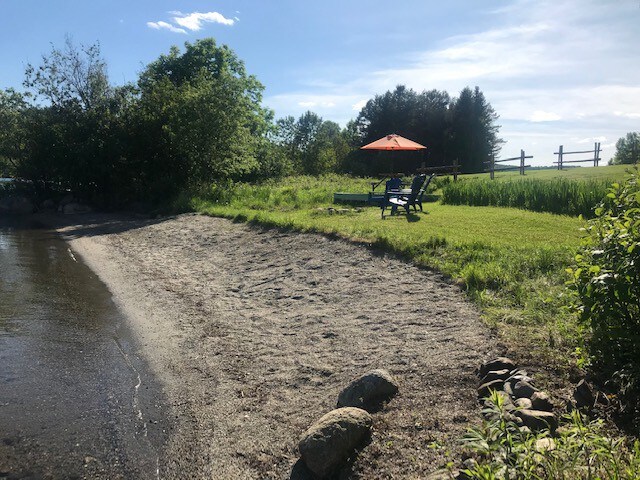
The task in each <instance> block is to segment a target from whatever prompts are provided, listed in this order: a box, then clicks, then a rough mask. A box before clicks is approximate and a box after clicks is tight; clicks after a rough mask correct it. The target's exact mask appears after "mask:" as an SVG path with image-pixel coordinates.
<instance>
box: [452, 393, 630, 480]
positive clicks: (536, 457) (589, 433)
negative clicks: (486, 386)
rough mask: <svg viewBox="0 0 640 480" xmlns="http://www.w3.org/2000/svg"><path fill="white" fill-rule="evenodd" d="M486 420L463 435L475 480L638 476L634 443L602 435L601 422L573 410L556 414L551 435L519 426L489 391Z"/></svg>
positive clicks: (626, 479) (620, 479) (469, 474)
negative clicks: (555, 426)
mask: <svg viewBox="0 0 640 480" xmlns="http://www.w3.org/2000/svg"><path fill="white" fill-rule="evenodd" d="M483 413H484V414H485V417H486V418H488V419H489V420H486V421H484V422H483V423H482V425H481V426H480V427H477V428H472V429H470V430H469V432H468V433H467V435H466V436H465V437H464V438H463V442H464V444H465V445H466V447H467V448H468V449H469V450H470V451H471V452H472V453H473V455H474V457H475V458H474V459H475V460H476V461H475V462H474V463H473V465H472V466H470V467H469V468H467V469H466V470H464V474H466V478H471V479H477V480H494V479H510V480H543V479H555V480H558V479H566V480H570V479H571V480H573V479H594V480H595V479H605V478H606V479H612V480H614V479H616V480H623V479H624V480H635V479H637V478H639V477H640V442H638V440H636V441H634V442H632V441H630V440H629V439H627V438H625V437H619V438H613V437H611V436H610V435H608V434H607V432H606V429H605V425H604V422H603V421H602V420H594V421H591V422H587V421H586V420H585V418H584V417H583V416H582V415H581V414H580V413H579V412H578V411H573V412H571V414H568V415H565V416H564V417H563V418H562V423H561V426H560V428H558V430H557V432H556V434H555V435H554V436H551V434H550V433H549V432H548V431H542V432H537V433H532V432H528V431H526V430H524V431H523V430H522V429H520V428H519V427H518V425H516V423H515V422H514V421H513V415H512V414H511V413H509V412H507V409H506V407H505V404H504V400H503V397H502V396H500V395H498V394H497V393H496V392H493V394H492V396H491V401H490V402H489V404H488V406H487V408H486V409H485V410H484V411H483Z"/></svg>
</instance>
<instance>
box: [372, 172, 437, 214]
mask: <svg viewBox="0 0 640 480" xmlns="http://www.w3.org/2000/svg"><path fill="white" fill-rule="evenodd" d="M435 176H436V174H435V173H434V174H432V175H431V176H430V177H429V178H428V179H427V176H426V175H425V174H421V175H416V176H415V177H414V179H413V181H412V182H411V192H406V193H405V192H402V191H401V190H395V189H389V188H387V189H386V191H385V192H384V199H383V200H382V203H381V204H380V208H381V209H382V219H384V212H385V210H386V209H387V207H391V214H394V213H396V212H397V210H398V207H402V208H404V210H405V211H406V212H407V215H408V214H409V211H410V208H411V207H413V210H414V211H415V212H417V211H418V207H420V211H421V212H422V211H423V210H422V199H423V198H424V194H425V193H426V191H427V187H428V186H429V184H430V183H431V180H433V179H434V177H435Z"/></svg>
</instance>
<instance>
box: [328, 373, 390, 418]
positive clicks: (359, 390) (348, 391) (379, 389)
mask: <svg viewBox="0 0 640 480" xmlns="http://www.w3.org/2000/svg"><path fill="white" fill-rule="evenodd" d="M396 393H398V384H397V383H396V381H395V379H394V378H393V377H392V376H391V375H390V374H389V372H387V371H386V370H372V371H370V372H367V373H365V374H364V375H363V376H361V377H360V378H357V379H355V380H354V381H353V382H351V383H350V384H349V385H348V386H347V387H346V388H345V389H344V390H342V392H340V395H338V408H340V407H358V408H363V409H365V410H371V409H372V408H375V406H376V405H378V404H379V403H380V402H384V401H386V400H389V399H390V398H391V397H393V396H394V395H395V394H396Z"/></svg>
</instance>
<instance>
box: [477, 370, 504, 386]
mask: <svg viewBox="0 0 640 480" xmlns="http://www.w3.org/2000/svg"><path fill="white" fill-rule="evenodd" d="M509 375H510V372H509V370H507V369H506V368H504V369H502V370H491V371H490V372H487V374H486V375H485V376H484V377H483V378H482V380H480V384H483V383H489V382H493V381H494V380H506V379H507V378H509Z"/></svg>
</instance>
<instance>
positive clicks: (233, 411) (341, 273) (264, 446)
mask: <svg viewBox="0 0 640 480" xmlns="http://www.w3.org/2000/svg"><path fill="white" fill-rule="evenodd" d="M64 221H65V222H67V223H68V224H70V225H67V226H66V227H64V228H61V231H62V232H63V233H64V234H65V235H66V236H67V238H68V239H69V240H70V243H71V248H72V249H73V250H74V251H76V252H77V253H79V254H80V255H81V256H82V257H83V258H84V260H85V261H86V262H87V263H88V264H89V265H90V266H91V268H93V269H94V270H95V271H96V272H97V273H98V275H99V276H100V277H101V278H102V279H103V281H104V282H105V283H106V284H107V285H108V286H109V288H110V289H111V291H112V292H113V294H114V298H115V299H116V301H117V303H118V304H119V305H120V307H121V308H122V309H123V310H124V311H125V312H126V313H127V315H128V317H129V318H130V319H131V322H132V325H133V328H134V329H135V331H136V332H137V333H138V335H139V337H140V339H141V343H142V345H143V346H144V347H143V353H144V355H145V356H146V358H147V359H148V361H149V362H150V364H151V366H152V368H153V369H154V371H155V372H156V373H157V375H158V376H159V377H160V378H161V380H162V381H163V382H164V384H165V385H166V391H167V394H168V396H169V398H170V399H171V411H172V415H173V416H175V419H176V428H175V429H174V431H173V432H172V434H171V437H170V441H169V444H168V445H167V448H166V452H165V454H164V459H163V461H162V466H161V476H162V477H165V478H203V477H205V478H217V479H243V478H247V479H253V478H290V477H292V478H305V474H304V469H302V468H300V465H297V466H294V464H295V463H296V461H297V452H296V444H297V439H298V437H299V435H300V434H301V433H302V432H303V431H304V430H305V429H306V428H307V426H308V425H309V424H310V423H311V422H312V421H313V420H314V419H317V418H319V417H320V416H321V415H323V414H324V413H326V412H327V411H329V410H331V409H332V408H334V406H335V402H336V399H337V395H338V393H339V392H340V390H341V389H342V388H343V387H344V386H345V385H347V384H348V383H349V381H350V380H351V379H352V378H354V377H356V376H358V375H360V374H362V373H364V372H366V371H368V370H370V369H374V368H386V369H388V370H389V371H390V372H391V373H392V374H393V375H394V376H396V377H397V379H398V381H399V383H400V395H399V396H398V397H396V398H395V399H394V400H392V401H391V402H390V403H389V404H388V405H387V407H386V408H385V409H384V410H383V411H381V412H379V413H377V414H376V415H375V419H374V434H373V437H372V441H371V443H369V444H368V445H367V446H366V447H365V448H364V449H363V451H362V452H361V453H360V455H359V457H358V459H357V460H356V462H355V463H354V464H353V465H352V466H351V467H350V468H347V469H346V470H345V471H344V472H342V475H341V476H342V478H367V479H370V478H420V477H421V476H424V475H425V474H426V473H428V472H429V471H431V470H433V469H434V468H435V467H437V466H438V465H440V464H442V463H444V462H445V461H446V459H445V452H446V451H447V450H449V451H454V452H455V450H456V449H457V448H458V447H457V446H456V441H455V440H456V439H457V438H458V437H459V436H460V435H461V434H462V433H463V432H464V430H465V428H466V427H467V426H468V424H469V422H471V421H476V420H477V418H478V415H479V412H478V410H479V409H478V405H477V402H476V401H475V386H476V385H475V378H474V377H473V370H474V368H476V367H477V365H478V364H479V363H480V362H481V361H482V360H485V359H486V358H487V357H489V356H491V355H492V354H493V353H495V340H494V339H493V338H492V337H491V336H490V334H489V332H488V330H487V328H486V327H484V326H483V325H482V323H481V322H480V320H479V317H478V313H477V311H476V310H475V309H474V307H473V306H472V305H471V304H470V303H469V302H468V301H467V300H466V299H465V298H464V295H463V294H462V293H461V292H460V290H459V288H457V287H456V286H454V285H451V284H450V283H448V282H447V281H445V280H444V279H443V278H441V277H440V276H439V275H437V274H434V273H431V272H428V271H425V270H420V269H418V268H416V267H413V266H411V265H408V264H406V263H404V262H403V261H400V260H398V259H395V258H391V257H389V256H386V255H382V254H379V253H376V252H372V251H370V250H369V249H367V248H365V247H363V246H359V245H353V244H350V243H347V242H344V241H340V240H332V239H328V238H325V237H322V236H318V235H307V234H295V233H283V232H279V231H277V230H266V229H264V230H263V229H260V228H256V227H250V226H247V225H244V224H236V223H232V222H230V221H227V220H223V219H217V218H209V217H205V216H198V215H184V216H179V217H175V218H170V219H163V220H156V221H149V220H139V219H138V220H136V219H127V218H124V217H110V216H96V217H80V216H79V217H76V218H71V219H70V218H66V219H65V220H64ZM443 446H445V447H446V448H442V447H443Z"/></svg>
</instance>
